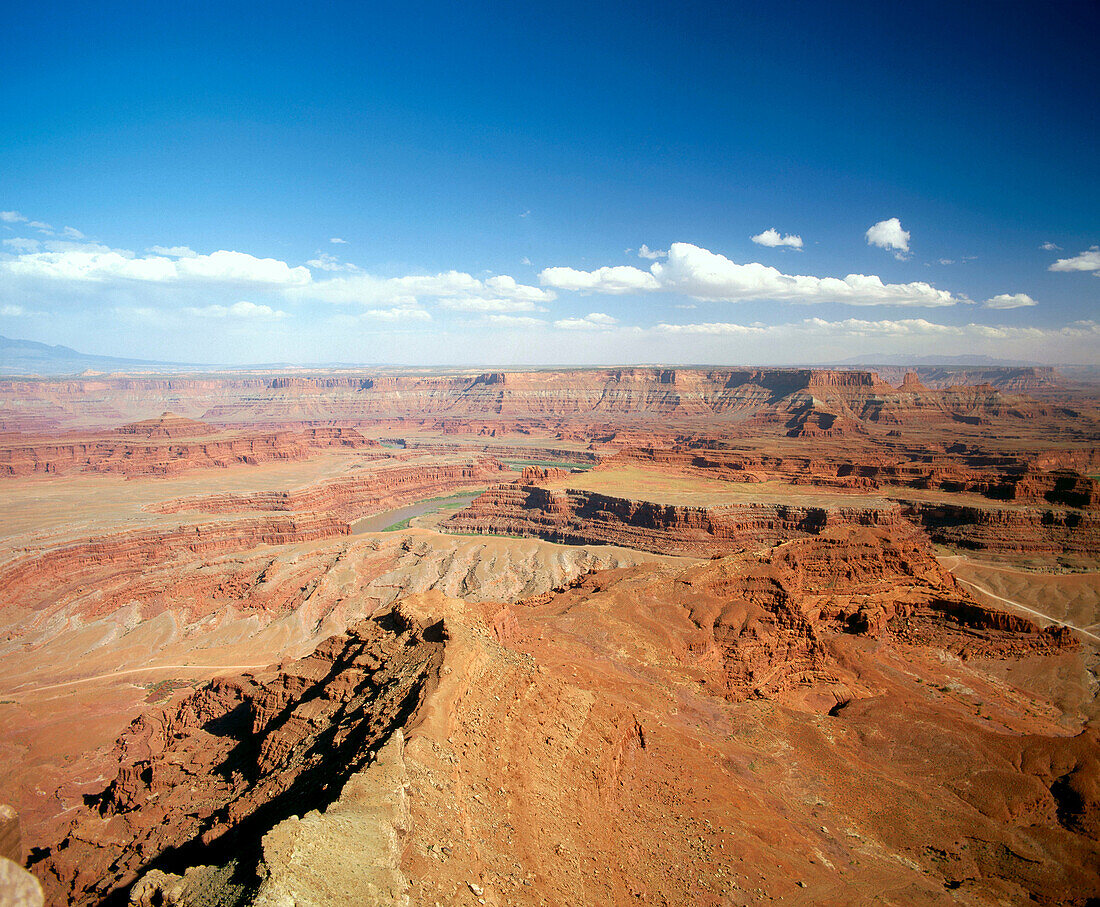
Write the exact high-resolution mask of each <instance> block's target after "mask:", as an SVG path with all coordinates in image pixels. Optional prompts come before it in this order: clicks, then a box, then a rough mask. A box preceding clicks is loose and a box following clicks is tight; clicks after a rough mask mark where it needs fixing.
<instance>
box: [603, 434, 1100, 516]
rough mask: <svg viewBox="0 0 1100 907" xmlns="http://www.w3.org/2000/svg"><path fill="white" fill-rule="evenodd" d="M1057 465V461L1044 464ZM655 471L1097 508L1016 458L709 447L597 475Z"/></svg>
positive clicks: (1097, 486) (648, 450) (1087, 493)
mask: <svg viewBox="0 0 1100 907" xmlns="http://www.w3.org/2000/svg"><path fill="white" fill-rule="evenodd" d="M1047 461H1049V463H1050V464H1056V463H1058V462H1059V457H1058V456H1057V455H1056V453H1054V454H1052V455H1051V456H1050V457H1047V458H1044V462H1047ZM631 465H632V466H642V467H653V468H657V469H662V470H673V471H676V472H679V473H682V474H688V475H698V476H701V477H706V478H708V479H718V480H720V481H724V482H762V481H767V480H769V479H775V480H779V481H782V482H785V483H788V484H791V485H816V486H820V487H823V488H849V489H880V488H918V489H921V490H932V491H937V490H938V491H944V492H946V493H949V494H960V493H965V494H978V495H981V496H983V497H985V498H989V499H990V500H994V501H1016V502H1021V503H1031V502H1034V503H1036V504H1039V505H1047V504H1053V505H1055V506H1059V507H1076V508H1090V507H1096V506H1098V505H1100V482H1097V481H1096V480H1095V479H1093V478H1092V477H1090V476H1087V475H1084V474H1083V473H1082V472H1080V471H1078V470H1074V469H1067V468H1053V469H1051V468H1037V467H1034V466H1031V465H1029V464H1028V462H1027V461H1025V460H1023V459H1021V458H1019V457H983V456H981V455H975V456H970V455H967V454H965V453H960V454H957V455H948V454H931V453H929V454H924V455H922V456H921V457H920V458H919V459H918V458H916V456H915V455H914V454H913V453H912V452H909V453H907V454H902V453H898V454H894V455H890V456H880V457H878V458H876V459H869V460H867V461H855V460H851V459H848V458H845V457H839V456H834V457H830V456H828V455H826V454H823V455H821V456H816V457H815V456H774V455H767V454H758V453H745V452H741V451H736V450H722V449H719V448H712V447H705V446H699V447H687V448H676V449H664V448H659V447H650V446H633V445H632V446H627V447H623V448H621V449H620V450H618V451H617V452H616V453H614V454H612V455H610V456H608V457H607V458H605V459H604V460H603V462H602V464H601V468H605V469H615V468H617V467H620V466H631Z"/></svg>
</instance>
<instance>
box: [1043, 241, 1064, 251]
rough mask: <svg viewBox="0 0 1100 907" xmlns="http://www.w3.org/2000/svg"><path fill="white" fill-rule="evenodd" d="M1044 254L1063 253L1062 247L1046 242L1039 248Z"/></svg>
mask: <svg viewBox="0 0 1100 907" xmlns="http://www.w3.org/2000/svg"><path fill="white" fill-rule="evenodd" d="M1039 248H1040V249H1042V250H1043V251H1044V252H1061V251H1062V247H1061V246H1059V245H1057V244H1056V243H1052V242H1045V243H1043V244H1042V245H1041V246H1039Z"/></svg>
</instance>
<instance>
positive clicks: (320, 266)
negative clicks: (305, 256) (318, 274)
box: [306, 251, 359, 271]
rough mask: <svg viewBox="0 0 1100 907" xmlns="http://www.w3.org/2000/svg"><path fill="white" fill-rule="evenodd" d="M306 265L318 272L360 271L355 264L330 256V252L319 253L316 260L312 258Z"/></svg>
mask: <svg viewBox="0 0 1100 907" xmlns="http://www.w3.org/2000/svg"><path fill="white" fill-rule="evenodd" d="M306 265H307V266H309V267H311V268H313V269H314V270H316V271H358V270H359V268H357V267H356V266H355V265H353V264H347V263H346V262H342V261H340V259H339V258H337V257H336V256H335V255H330V254H329V253H328V252H320V251H319V252H318V253H317V257H316V258H311V259H310V260H309V261H307V262H306Z"/></svg>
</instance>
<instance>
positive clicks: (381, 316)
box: [362, 307, 432, 321]
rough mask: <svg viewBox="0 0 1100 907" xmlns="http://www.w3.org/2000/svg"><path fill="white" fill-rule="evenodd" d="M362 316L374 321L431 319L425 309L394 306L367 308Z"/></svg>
mask: <svg viewBox="0 0 1100 907" xmlns="http://www.w3.org/2000/svg"><path fill="white" fill-rule="evenodd" d="M362 317H363V318H371V319H374V320H376V321H431V320H432V315H431V313H430V312H428V311H427V310H426V309H412V308H402V307H394V308H392V309H368V310H367V311H365V312H363V313H362Z"/></svg>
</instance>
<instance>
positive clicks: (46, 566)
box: [0, 513, 351, 604]
mask: <svg viewBox="0 0 1100 907" xmlns="http://www.w3.org/2000/svg"><path fill="white" fill-rule="evenodd" d="M350 531H351V530H350V528H349V527H348V524H347V523H346V522H344V521H343V520H340V519H337V518H336V517H334V516H332V515H330V514H324V513H322V514H314V513H308V514H299V515H296V516H292V517H284V516H278V517H276V516H272V517H256V518H251V519H240V520H223V521H219V522H209V523H198V524H192V525H186V526H177V527H173V528H170V529H150V530H141V531H133V532H123V533H118V534H115V535H108V536H102V537H100V538H92V539H85V540H82V541H79V542H73V543H69V544H63V545H58V546H57V547H54V548H49V549H47V550H45V551H41V552H38V553H36V554H33V555H28V556H24V557H21V558H17V559H15V560H13V561H9V562H8V563H7V564H5V565H3V567H2V568H0V600H2V601H3V602H4V603H8V602H11V601H12V600H13V599H14V598H15V597H18V599H19V601H20V603H23V604H28V603H29V601H30V600H31V599H32V598H33V597H32V596H29V593H30V592H31V591H32V590H34V589H53V590H56V589H58V588H60V587H61V586H64V585H68V584H70V583H72V582H73V580H74V578H75V577H79V576H80V575H82V574H87V573H88V572H89V571H92V570H95V569H97V568H102V567H111V568H114V572H116V573H118V572H120V571H121V572H126V571H133V572H140V571H142V570H143V569H145V568H146V567H147V566H148V565H149V564H163V563H165V562H167V561H169V560H171V559H173V558H176V559H183V560H186V559H187V558H190V557H195V556H200V557H212V556H214V555H217V554H224V553H226V552H231V551H244V550H248V549H250V548H254V547H256V546H257V545H288V544H291V543H298V542H310V541H316V540H319V539H328V538H333V537H335V536H342V535H348V534H349V533H350Z"/></svg>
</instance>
